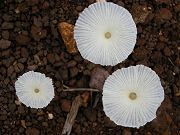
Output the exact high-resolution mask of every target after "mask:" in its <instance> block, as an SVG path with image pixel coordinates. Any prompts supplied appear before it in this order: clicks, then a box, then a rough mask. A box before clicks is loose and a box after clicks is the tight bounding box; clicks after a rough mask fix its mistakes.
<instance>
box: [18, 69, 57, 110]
mask: <svg viewBox="0 0 180 135" xmlns="http://www.w3.org/2000/svg"><path fill="white" fill-rule="evenodd" d="M15 89H16V95H17V96H18V98H19V100H20V101H21V102H22V103H23V104H25V105H26V106H27V107H29V106H30V107H31V108H43V107H46V106H47V105H48V104H49V103H50V101H51V100H52V99H53V98H54V87H53V84H52V79H50V78H49V77H46V76H45V74H42V73H39V72H34V71H29V72H27V73H24V74H23V75H22V76H20V77H19V78H18V80H17V81H16V82H15Z"/></svg>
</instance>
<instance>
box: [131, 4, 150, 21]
mask: <svg viewBox="0 0 180 135" xmlns="http://www.w3.org/2000/svg"><path fill="white" fill-rule="evenodd" d="M150 13H151V12H150V11H149V10H148V7H147V6H144V5H137V4H133V6H132V16H133V18H134V21H135V23H136V24H138V23H144V22H145V21H146V19H147V17H148V15H149V14H150Z"/></svg>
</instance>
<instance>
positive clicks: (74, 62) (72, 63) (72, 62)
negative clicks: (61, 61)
mask: <svg viewBox="0 0 180 135" xmlns="http://www.w3.org/2000/svg"><path fill="white" fill-rule="evenodd" d="M76 64H77V62H76V61H75V60H71V61H69V62H68V63H67V67H68V68H69V67H74V66H76Z"/></svg>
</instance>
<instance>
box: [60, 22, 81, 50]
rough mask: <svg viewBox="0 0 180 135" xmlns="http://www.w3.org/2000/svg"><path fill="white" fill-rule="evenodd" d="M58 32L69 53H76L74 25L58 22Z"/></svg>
mask: <svg viewBox="0 0 180 135" xmlns="http://www.w3.org/2000/svg"><path fill="white" fill-rule="evenodd" d="M58 29H59V32H60V33H61V36H62V39H63V41H64V43H65V45H66V49H67V51H68V52H69V53H77V52H78V50H77V47H76V41H75V39H74V25H72V24H69V23H66V22H61V23H59V24H58Z"/></svg>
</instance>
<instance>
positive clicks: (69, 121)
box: [62, 96, 82, 135]
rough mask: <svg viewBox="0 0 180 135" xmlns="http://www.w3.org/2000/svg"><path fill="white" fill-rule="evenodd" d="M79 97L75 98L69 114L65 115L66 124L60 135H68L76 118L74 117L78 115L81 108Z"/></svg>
mask: <svg viewBox="0 0 180 135" xmlns="http://www.w3.org/2000/svg"><path fill="white" fill-rule="evenodd" d="M81 102H82V99H81V96H77V97H76V98H75V99H74V101H73V102H72V107H71V110H70V112H69V113H68V115H67V118H66V122H65V124H64V127H63V131H62V134H67V135H70V133H71V130H72V126H73V124H74V120H75V118H76V115H77V113H78V110H79V107H80V106H81Z"/></svg>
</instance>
